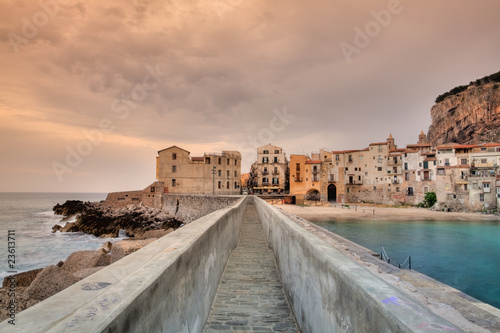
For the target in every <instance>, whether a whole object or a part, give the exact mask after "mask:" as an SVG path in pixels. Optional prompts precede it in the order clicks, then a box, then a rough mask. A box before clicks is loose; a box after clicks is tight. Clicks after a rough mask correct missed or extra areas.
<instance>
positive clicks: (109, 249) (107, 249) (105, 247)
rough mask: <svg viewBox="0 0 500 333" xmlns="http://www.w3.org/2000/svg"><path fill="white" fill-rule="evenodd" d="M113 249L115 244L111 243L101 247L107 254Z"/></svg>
mask: <svg viewBox="0 0 500 333" xmlns="http://www.w3.org/2000/svg"><path fill="white" fill-rule="evenodd" d="M112 248H113V243H111V242H110V241H108V242H106V243H104V244H102V246H101V249H103V250H104V251H106V253H108V252H110V251H111V249H112Z"/></svg>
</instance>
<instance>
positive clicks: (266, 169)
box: [251, 144, 288, 194]
mask: <svg viewBox="0 0 500 333" xmlns="http://www.w3.org/2000/svg"><path fill="white" fill-rule="evenodd" d="M251 173H252V176H253V181H252V190H253V192H254V193H261V194H264V193H278V194H279V193H285V189H286V185H287V181H288V161H287V158H286V154H285V153H284V152H283V148H281V147H278V146H274V145H272V144H268V145H264V146H261V147H259V148H257V161H256V162H255V163H254V164H253V165H252V172H251Z"/></svg>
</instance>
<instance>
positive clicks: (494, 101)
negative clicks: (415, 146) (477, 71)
mask: <svg viewBox="0 0 500 333" xmlns="http://www.w3.org/2000/svg"><path fill="white" fill-rule="evenodd" d="M431 117H432V125H431V126H430V127H429V132H428V133H427V139H428V140H429V142H430V143H431V144H433V145H434V146H438V145H441V144H443V143H448V142H456V143H462V144H469V143H471V144H472V143H473V144H477V143H483V142H492V141H495V142H500V84H498V83H488V84H484V85H479V86H476V85H472V86H470V87H469V88H467V89H466V90H465V91H463V92H461V93H459V94H456V95H453V96H449V97H447V98H445V99H444V100H443V101H441V102H439V103H437V104H435V105H434V106H433V107H432V109H431Z"/></svg>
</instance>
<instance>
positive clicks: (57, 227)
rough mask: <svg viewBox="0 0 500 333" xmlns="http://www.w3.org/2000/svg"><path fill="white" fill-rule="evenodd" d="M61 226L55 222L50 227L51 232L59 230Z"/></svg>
mask: <svg viewBox="0 0 500 333" xmlns="http://www.w3.org/2000/svg"><path fill="white" fill-rule="evenodd" d="M62 228H63V227H61V226H60V225H59V224H56V225H54V226H53V227H52V232H57V231H61V230H62Z"/></svg>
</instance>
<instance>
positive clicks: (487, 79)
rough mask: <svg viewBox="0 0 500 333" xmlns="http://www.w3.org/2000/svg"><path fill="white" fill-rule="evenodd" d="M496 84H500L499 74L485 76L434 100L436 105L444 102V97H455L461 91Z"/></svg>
mask: <svg viewBox="0 0 500 333" xmlns="http://www.w3.org/2000/svg"><path fill="white" fill-rule="evenodd" d="M498 82H500V72H497V73H495V74H491V75H488V76H485V77H483V78H480V79H477V80H476V81H471V82H470V83H469V84H468V85H463V86H458V87H455V88H453V89H451V90H450V91H448V92H446V93H444V94H442V95H439V96H438V97H437V98H436V103H439V102H442V101H444V100H445V98H446V97H449V96H454V95H457V94H459V93H461V92H462V91H465V90H467V88H469V87H470V86H480V85H484V84H488V83H498ZM497 88H498V86H497Z"/></svg>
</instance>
